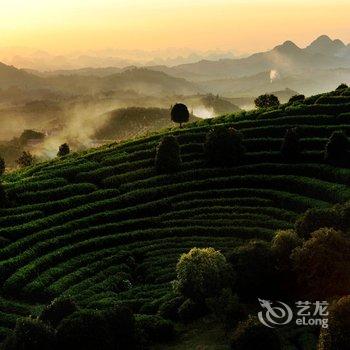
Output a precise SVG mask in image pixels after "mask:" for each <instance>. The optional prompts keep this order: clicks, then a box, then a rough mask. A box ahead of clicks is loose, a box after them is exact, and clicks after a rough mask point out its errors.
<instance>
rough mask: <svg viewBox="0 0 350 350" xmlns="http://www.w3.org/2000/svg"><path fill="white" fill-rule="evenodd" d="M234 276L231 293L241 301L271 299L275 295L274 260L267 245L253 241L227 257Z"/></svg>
mask: <svg viewBox="0 0 350 350" xmlns="http://www.w3.org/2000/svg"><path fill="white" fill-rule="evenodd" d="M229 262H230V263H231V266H232V268H233V271H234V274H235V276H236V279H235V283H234V287H233V291H234V292H235V293H237V294H238V296H239V297H240V298H241V299H243V300H256V298H257V297H260V298H264V297H265V298H271V297H272V296H273V295H274V294H275V293H276V286H275V284H276V267H275V258H274V255H273V253H272V250H271V246H270V244H269V243H267V242H265V241H259V240H253V241H250V242H248V243H247V244H245V245H242V246H240V247H238V248H236V249H235V250H234V251H233V253H232V254H231V255H230V257H229Z"/></svg>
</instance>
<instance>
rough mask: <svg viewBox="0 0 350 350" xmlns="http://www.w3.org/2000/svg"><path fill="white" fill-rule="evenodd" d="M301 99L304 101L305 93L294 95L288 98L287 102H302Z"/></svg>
mask: <svg viewBox="0 0 350 350" xmlns="http://www.w3.org/2000/svg"><path fill="white" fill-rule="evenodd" d="M303 101H305V95H294V96H292V97H291V98H290V99H289V101H288V103H294V102H303Z"/></svg>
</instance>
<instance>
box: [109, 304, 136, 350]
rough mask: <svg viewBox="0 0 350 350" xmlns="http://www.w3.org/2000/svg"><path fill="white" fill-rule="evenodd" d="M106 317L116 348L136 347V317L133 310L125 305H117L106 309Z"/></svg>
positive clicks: (118, 349)
mask: <svg viewBox="0 0 350 350" xmlns="http://www.w3.org/2000/svg"><path fill="white" fill-rule="evenodd" d="M104 317H105V319H106V321H107V323H108V327H109V330H110V334H111V336H112V342H113V344H114V349H116V350H123V349H130V350H132V349H135V348H136V329H135V318H134V315H133V313H132V312H131V310H130V309H129V308H127V307H125V306H118V305H116V306H115V307H114V308H113V309H111V310H107V311H105V312H104Z"/></svg>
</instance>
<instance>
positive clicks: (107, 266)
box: [0, 90, 350, 338]
mask: <svg viewBox="0 0 350 350" xmlns="http://www.w3.org/2000/svg"><path fill="white" fill-rule="evenodd" d="M349 95H350V90H347V91H344V93H343V95H340V92H339V91H337V92H332V93H329V94H327V95H323V96H314V97H311V98H308V99H307V100H306V101H305V104H300V105H282V106H280V107H279V108H278V109H276V110H259V111H252V112H241V113H238V114H233V115H226V116H223V117H220V118H215V119H208V120H203V121H199V122H195V123H191V124H188V125H187V126H186V127H185V128H184V129H177V128H173V129H167V130H164V131H162V132H159V133H155V134H153V135H151V136H147V137H140V138H137V139H133V140H129V141H126V142H122V143H115V144H110V145H107V146H103V147H101V148H98V149H91V150H89V151H87V152H84V153H79V154H71V155H69V156H67V157H65V158H61V159H55V160H52V161H50V162H46V163H39V164H37V165H34V166H32V167H30V168H25V169H23V170H21V171H17V172H15V173H10V174H8V175H6V176H4V178H3V183H4V187H5V190H6V192H7V194H8V197H9V198H10V199H11V201H12V205H11V206H8V207H6V208H2V209H0V222H1V229H0V237H1V240H0V243H1V248H0V334H1V337H2V338H3V337H4V336H6V335H7V334H9V333H10V332H11V329H12V328H13V327H14V324H15V321H16V319H17V318H18V317H20V316H23V315H28V314H30V313H32V314H36V313H37V310H38V309H40V307H41V306H42V305H44V304H47V303H49V302H50V301H51V300H52V299H53V298H55V297H58V296H62V295H70V296H72V297H73V298H74V299H75V300H76V301H77V303H78V304H79V305H80V306H82V307H85V308H93V309H106V308H108V307H110V306H111V305H113V304H114V303H115V302H116V301H119V302H121V303H123V304H125V305H128V306H130V307H131V308H132V309H133V310H134V311H135V312H136V313H139V314H154V313H157V310H158V308H159V306H160V305H161V304H162V303H163V302H164V300H166V299H167V296H168V295H169V293H171V290H172V286H171V281H172V280H173V279H174V278H175V264H176V262H177V260H178V258H179V255H180V254H181V253H183V252H186V251H188V250H189V249H190V248H192V247H194V246H196V247H207V246H212V247H214V248H217V249H220V250H221V251H222V252H224V253H225V252H228V251H230V250H231V249H232V248H234V247H237V246H238V245H241V244H242V243H244V242H247V240H250V239H252V238H260V239H264V240H270V239H271V238H272V237H273V236H274V234H275V232H276V230H278V229H288V228H291V227H293V224H294V221H295V219H296V217H297V216H298V215H300V214H301V213H303V212H304V211H305V210H306V209H308V208H323V207H328V206H331V205H332V204H334V203H339V202H344V201H348V200H350V189H349V187H348V184H349V181H350V169H345V168H337V167H334V166H331V165H327V164H325V163H324V161H323V150H324V147H325V144H326V142H327V140H328V138H329V136H330V135H331V134H332V133H333V132H334V131H335V130H343V131H345V132H349V131H350V97H349ZM214 125H225V126H227V127H234V128H236V129H238V130H239V131H241V133H242V134H243V136H244V144H245V147H246V149H247V154H246V157H245V161H244V163H242V164H241V165H240V166H237V167H233V168H215V167H208V166H207V165H206V163H205V162H204V155H203V142H204V140H205V136H206V133H207V132H208V130H210V128H212V127H213V126H214ZM296 126H298V127H299V131H300V135H301V142H302V145H303V146H304V153H303V160H302V161H300V162H299V163H286V162H284V161H283V159H282V158H281V155H280V152H279V149H280V146H281V143H282V139H283V137H284V134H285V132H286V130H287V129H288V128H291V127H296ZM169 134H171V135H175V136H176V137H177V140H178V142H179V144H180V147H181V157H182V161H183V163H182V168H181V170H180V171H179V172H178V173H175V174H173V175H158V174H157V173H156V171H155V168H154V156H155V147H156V146H157V144H158V143H159V141H160V140H161V139H162V138H163V137H164V136H165V135H169ZM120 273H123V276H127V277H125V278H126V279H127V280H128V283H127V285H125V284H124V285H123V286H122V287H120V286H119V287H118V278H117V276H118V274H120Z"/></svg>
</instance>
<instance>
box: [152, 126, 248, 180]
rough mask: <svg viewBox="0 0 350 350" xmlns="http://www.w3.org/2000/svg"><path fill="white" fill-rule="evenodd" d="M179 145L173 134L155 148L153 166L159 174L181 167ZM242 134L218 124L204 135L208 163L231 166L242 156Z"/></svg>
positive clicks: (243, 151) (239, 160)
mask: <svg viewBox="0 0 350 350" xmlns="http://www.w3.org/2000/svg"><path fill="white" fill-rule="evenodd" d="M180 151H181V149H180V146H179V143H178V142H177V140H176V138H175V137H174V136H165V137H164V138H163V139H162V140H161V141H160V143H159V144H158V146H157V148H156V156H155V166H156V169H157V172H158V173H160V174H170V173H174V172H176V171H179V170H180V168H181V155H180ZM244 153H245V148H244V146H243V138H242V134H241V133H239V132H238V131H237V130H236V129H234V128H226V127H223V126H221V127H220V126H219V127H216V128H213V129H212V130H210V131H209V132H208V133H207V135H206V140H205V144H204V154H205V157H206V161H207V164H208V165H211V166H221V167H225V166H227V167H232V166H236V165H238V164H240V163H241V162H242V160H243V158H244Z"/></svg>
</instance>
